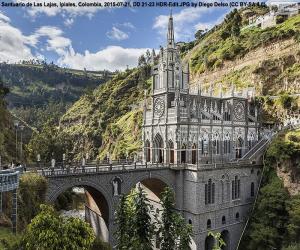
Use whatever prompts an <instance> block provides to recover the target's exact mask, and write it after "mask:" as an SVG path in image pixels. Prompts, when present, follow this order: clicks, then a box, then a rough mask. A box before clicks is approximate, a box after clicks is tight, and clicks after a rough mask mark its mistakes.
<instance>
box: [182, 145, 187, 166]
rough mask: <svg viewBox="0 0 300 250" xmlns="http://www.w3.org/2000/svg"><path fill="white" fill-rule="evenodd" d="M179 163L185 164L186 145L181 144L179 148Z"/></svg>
mask: <svg viewBox="0 0 300 250" xmlns="http://www.w3.org/2000/svg"><path fill="white" fill-rule="evenodd" d="M181 163H186V145H185V144H183V145H182V147H181Z"/></svg>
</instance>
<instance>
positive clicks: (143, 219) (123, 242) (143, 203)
mask: <svg viewBox="0 0 300 250" xmlns="http://www.w3.org/2000/svg"><path fill="white" fill-rule="evenodd" d="M151 213H153V209H152V206H151V205H150V204H149V199H148V198H147V197H146V194H145V192H144V190H143V189H142V188H141V187H138V189H137V190H132V191H131V193H130V194H129V195H128V196H123V197H121V200H120V203H119V206H118V208H117V212H116V222H117V225H118V228H117V231H116V238H117V242H118V243H117V249H134V250H142V249H145V250H147V249H149V250H151V249H152V242H151V240H152V238H153V236H154V228H153V225H151V217H150V214H151Z"/></svg>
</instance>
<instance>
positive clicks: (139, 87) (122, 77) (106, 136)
mask: <svg viewBox="0 0 300 250" xmlns="http://www.w3.org/2000/svg"><path fill="white" fill-rule="evenodd" d="M149 77H150V66H144V67H141V68H137V69H132V70H127V71H126V72H123V73H119V74H118V75H116V76H115V77H114V78H113V79H112V80H110V81H108V82H106V83H105V84H102V85H101V86H99V87H98V88H96V89H95V90H94V91H93V92H91V93H88V94H85V95H83V96H82V97H81V98H80V99H79V100H78V101H77V102H75V103H74V105H73V106H72V107H71V108H70V109H69V110H68V111H67V112H66V113H65V114H64V115H63V116H62V117H61V119H60V125H59V127H58V128H53V127H51V126H50V127H49V125H48V124H47V125H45V126H44V128H43V131H42V133H41V134H39V135H36V136H35V137H34V138H33V139H32V140H31V142H30V143H29V145H28V151H29V154H31V158H34V156H33V152H35V151H36V150H39V149H40V148H41V147H45V143H44V139H45V137H44V136H43V134H44V133H46V132H47V133H48V134H49V135H50V134H51V135H54V134H56V136H54V138H53V141H61V140H59V138H61V137H63V138H64V142H62V144H63V145H62V144H58V145H57V147H56V148H52V146H51V145H49V148H48V149H45V150H44V151H43V152H44V153H42V158H43V159H49V157H50V156H49V151H50V150H52V151H53V152H57V153H56V154H57V157H58V158H61V154H62V153H63V152H62V151H64V152H67V153H68V156H69V158H71V159H72V158H75V159H80V158H81V157H83V156H84V155H86V153H88V154H89V156H90V157H91V158H96V157H98V158H101V159H103V158H105V157H106V153H107V152H110V153H111V154H112V157H113V158H117V157H120V156H123V157H125V155H126V153H128V154H129V155H130V154H131V153H132V152H135V151H137V150H139V148H140V145H141V120H142V111H141V109H140V108H138V107H137V108H131V106H132V105H136V104H139V103H140V102H141V101H142V100H143V97H144V89H145V88H149V87H150V82H149V81H147V80H148V78H149ZM51 131H52V132H51ZM55 131H56V132H55ZM62 135H63V136H62ZM46 137H47V136H46ZM55 138H58V139H57V140H56V139H55ZM66 142H72V146H71V147H70V146H69V144H68V143H66ZM50 147H51V149H50ZM57 148H59V150H57ZM60 149H61V150H60Z"/></svg>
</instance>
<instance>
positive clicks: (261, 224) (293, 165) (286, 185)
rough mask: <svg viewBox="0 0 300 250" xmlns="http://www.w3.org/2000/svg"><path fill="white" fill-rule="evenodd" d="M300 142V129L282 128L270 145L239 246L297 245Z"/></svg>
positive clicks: (248, 248)
mask: <svg viewBox="0 0 300 250" xmlns="http://www.w3.org/2000/svg"><path fill="white" fill-rule="evenodd" d="M299 142H300V130H299V129H298V130H294V131H285V132H283V133H281V134H280V135H279V136H278V137H277V138H276V139H275V140H274V141H273V143H272V144H271V146H270V147H269V149H268V151H267V153H266V157H265V167H264V175H263V182H262V187H261V189H260V191H259V195H258V199H257V203H256V206H255V209H254V212H253V214H252V216H251V219H250V223H249V224H248V227H247V230H246V233H245V235H244V237H243V240H242V243H241V246H240V248H239V249H243V250H253V249H258V250H263V249H266V248H265V247H266V246H268V247H269V249H271V248H273V249H275V248H276V249H285V248H284V247H288V246H289V245H291V244H292V243H298V244H300V241H299V240H300V195H299V190H300V188H299V186H300V185H299V180H300V171H299V160H300V158H299V157H300V143H299ZM286 176H290V177H291V178H289V179H288V180H287V179H286ZM297 189H298V190H297ZM298 247H299V245H298ZM291 249H299V248H291Z"/></svg>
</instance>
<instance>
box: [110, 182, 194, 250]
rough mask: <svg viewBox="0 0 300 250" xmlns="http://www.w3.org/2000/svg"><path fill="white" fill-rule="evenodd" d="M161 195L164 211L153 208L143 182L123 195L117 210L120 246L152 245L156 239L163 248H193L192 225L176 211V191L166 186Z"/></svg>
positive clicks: (118, 244)
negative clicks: (142, 186) (191, 243)
mask: <svg viewBox="0 0 300 250" xmlns="http://www.w3.org/2000/svg"><path fill="white" fill-rule="evenodd" d="M161 195H162V199H161V203H162V210H161V211H153V210H154V209H153V207H152V206H151V205H150V201H149V199H148V198H147V196H146V193H145V191H144V190H143V189H142V188H141V187H140V186H139V187H138V189H137V190H132V192H131V193H130V194H129V195H128V196H123V197H122V198H121V200H120V204H119V206H118V208H117V212H116V222H117V225H118V228H117V231H116V238H117V249H137V250H139V249H140V250H142V249H152V248H153V240H154V239H155V241H156V247H158V248H159V249H162V250H169V249H174V250H176V249H180V250H188V249H190V248H189V244H190V237H191V234H192V228H191V226H190V225H187V224H186V223H185V221H184V219H183V217H182V216H181V215H180V214H178V213H177V212H176V211H175V200H174V194H173V191H171V189H169V188H165V190H164V191H163V192H162V194H161ZM151 215H152V216H151ZM151 217H153V218H155V221H154V222H155V224H153V223H152V221H151Z"/></svg>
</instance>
